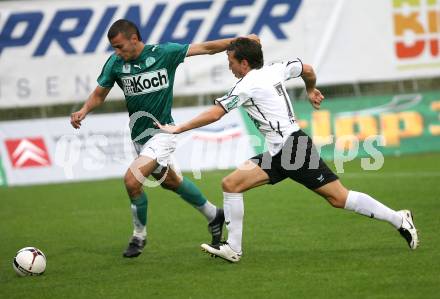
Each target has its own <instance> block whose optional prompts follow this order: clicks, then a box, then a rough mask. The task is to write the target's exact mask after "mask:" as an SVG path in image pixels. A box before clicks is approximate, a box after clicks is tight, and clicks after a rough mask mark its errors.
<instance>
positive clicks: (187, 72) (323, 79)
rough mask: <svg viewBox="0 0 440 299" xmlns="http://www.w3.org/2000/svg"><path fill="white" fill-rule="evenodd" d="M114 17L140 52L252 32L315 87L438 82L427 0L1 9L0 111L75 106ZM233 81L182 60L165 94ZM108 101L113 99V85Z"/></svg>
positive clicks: (438, 11) (94, 71) (439, 65)
mask: <svg viewBox="0 0 440 299" xmlns="http://www.w3.org/2000/svg"><path fill="white" fill-rule="evenodd" d="M119 18H127V19H130V20H132V21H133V22H134V23H136V24H137V25H138V26H139V28H140V32H141V35H142V36H143V40H144V41H145V42H146V43H149V44H155V43H161V42H167V41H171V42H179V43H197V42H202V41H206V40H212V39H218V38H226V37H232V36H240V35H247V34H249V33H256V34H258V35H259V37H260V38H261V42H262V45H263V50H264V54H265V60H266V62H268V63H269V62H272V61H279V60H285V59H289V58H296V57H299V58H301V59H302V60H303V61H304V62H305V63H309V64H312V65H313V66H314V67H315V69H316V70H317V74H318V83H319V84H322V85H324V84H326V85H327V84H337V83H351V82H362V81H377V80H396V79H406V78H417V77H432V76H439V75H440V53H439V39H440V1H436V0H357V1H348V0H307V1H305V0H240V1H238V0H237V1H231V0H215V1H209V0H173V1H171V0H148V1H140V0H137V1H136V0H125V1H117V0H90V1H86V2H84V1H73V0H71V1H67V0H66V1H2V2H0V108H1V107H19V106H38V105H45V104H58V103H68V102H82V101H84V100H85V99H86V98H87V96H88V94H89V93H90V92H91V90H92V89H93V88H94V87H95V86H96V78H97V76H98V75H99V73H100V71H101V68H102V66H103V64H104V63H105V61H106V60H107V58H108V56H109V55H110V54H111V49H110V48H109V43H108V41H107V38H106V33H107V30H108V28H109V26H110V25H111V24H112V22H114V21H115V20H117V19H119ZM234 81H235V78H234V77H233V76H232V74H231V73H230V72H229V70H228V65H227V60H226V56H225V54H223V53H219V54H216V55H213V56H209V57H207V56H199V57H190V58H187V59H186V60H185V62H184V63H183V64H182V65H181V66H180V67H179V69H178V71H177V74H176V82H175V88H174V90H175V94H176V95H190V94H191V95H193V94H203V93H212V92H223V91H226V90H228V89H229V88H230V87H231V85H232V84H233V82H234ZM290 84H293V85H300V84H302V82H301V80H292V83H290ZM109 97H110V98H112V99H115V98H119V99H120V98H122V97H123V95H122V92H121V91H120V90H119V88H117V87H115V88H113V90H112V92H111V93H110V95H109Z"/></svg>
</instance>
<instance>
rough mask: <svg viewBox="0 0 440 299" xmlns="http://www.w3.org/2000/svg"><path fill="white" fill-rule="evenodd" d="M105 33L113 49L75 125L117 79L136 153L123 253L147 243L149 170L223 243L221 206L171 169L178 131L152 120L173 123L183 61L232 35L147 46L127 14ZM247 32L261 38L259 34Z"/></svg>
mask: <svg viewBox="0 0 440 299" xmlns="http://www.w3.org/2000/svg"><path fill="white" fill-rule="evenodd" d="M107 37H108V40H109V42H110V44H111V45H112V47H113V49H114V50H115V52H114V53H113V54H112V55H110V57H109V58H108V60H107V62H106V63H105V64H104V66H103V68H102V72H101V74H100V76H99V77H98V80H97V81H98V86H97V87H96V88H95V90H94V91H93V92H92V93H91V94H90V96H89V98H88V100H87V101H86V102H85V103H84V105H83V107H82V108H81V109H80V110H79V111H76V112H74V113H72V115H71V124H72V126H73V127H74V128H76V129H79V128H80V127H81V123H82V121H83V120H84V119H85V117H86V116H87V114H88V113H90V112H91V111H92V110H94V109H95V108H96V107H98V106H100V105H102V104H103V103H104V101H105V99H106V97H107V95H108V93H109V92H110V90H111V89H112V87H113V86H114V84H115V83H117V84H118V85H119V87H120V88H121V89H122V90H123V92H124V96H125V100H126V105H127V110H128V113H129V115H130V125H131V126H130V129H131V138H132V140H133V144H134V147H135V149H136V152H137V154H138V157H136V159H135V160H134V161H133V163H132V165H131V166H130V168H129V169H128V170H127V172H126V174H125V177H124V183H125V187H126V189H127V193H128V196H129V198H130V203H131V212H132V219H133V235H132V236H131V238H130V241H129V244H128V247H127V249H126V250H125V251H124V252H123V256H124V257H127V258H133V257H137V256H139V255H140V254H141V253H142V251H143V249H144V247H145V244H146V242H147V209H148V198H147V194H146V193H145V192H144V190H143V188H142V187H143V182H144V181H145V179H146V178H147V177H148V176H149V175H152V176H153V177H154V178H156V179H157V180H160V182H161V186H162V187H163V188H165V189H168V190H171V191H173V192H175V193H176V194H178V195H179V196H180V197H181V198H182V199H184V200H185V201H186V202H188V203H189V204H191V205H192V206H194V207H195V208H196V209H197V210H199V211H200V212H201V213H202V214H203V215H204V216H205V217H206V219H207V220H208V229H209V231H210V232H211V235H212V244H215V243H219V242H220V240H221V233H222V227H223V222H224V216H223V210H222V209H217V208H216V206H214V205H213V204H212V203H211V202H209V201H208V200H207V199H206V198H205V196H204V195H203V194H202V193H201V192H200V190H199V189H198V188H197V186H196V185H195V184H193V183H192V182H191V181H190V180H189V179H187V178H185V177H182V176H180V175H179V174H177V173H176V172H175V171H174V170H173V167H172V165H171V155H172V153H173V152H174V150H175V147H176V140H175V137H176V136H172V135H169V134H161V133H159V132H157V131H159V130H157V128H156V127H155V126H154V122H153V120H156V121H160V122H163V123H172V122H173V118H172V116H171V106H172V102H173V84H174V76H175V72H176V69H177V67H178V66H179V64H180V63H182V62H183V61H184V59H185V58H186V57H189V56H194V55H204V54H215V53H218V52H221V51H224V50H226V48H227V47H228V45H229V43H230V42H231V41H233V40H234V38H229V39H221V40H214V41H207V42H202V43H196V44H191V45H190V44H177V43H164V44H157V45H148V44H144V43H143V42H142V39H141V35H140V32H139V30H138V28H137V26H136V25H135V24H134V23H132V22H130V21H129V20H124V19H121V20H117V21H116V22H114V23H113V24H112V25H111V27H110V28H109V31H108V34H107ZM249 37H251V38H254V39H256V40H258V37H257V36H256V35H250V36H249Z"/></svg>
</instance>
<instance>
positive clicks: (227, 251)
mask: <svg viewBox="0 0 440 299" xmlns="http://www.w3.org/2000/svg"><path fill="white" fill-rule="evenodd" d="M201 247H202V250H203V251H205V252H207V253H209V254H211V256H213V257H221V258H222V259H224V260H227V261H228V262H231V263H237V262H239V261H240V258H241V252H240V253H238V252H235V251H234V250H232V248H231V247H230V246H229V244H228V243H221V244H217V245H210V244H202V245H201Z"/></svg>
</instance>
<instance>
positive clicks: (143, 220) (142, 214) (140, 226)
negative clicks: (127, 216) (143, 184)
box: [130, 192, 148, 234]
mask: <svg viewBox="0 0 440 299" xmlns="http://www.w3.org/2000/svg"><path fill="white" fill-rule="evenodd" d="M130 201H131V212H132V215H133V224H134V230H135V232H137V233H139V234H142V233H143V232H144V231H145V226H146V225H147V207H148V200H147V195H146V194H145V193H144V192H142V193H141V194H140V195H139V196H137V197H130Z"/></svg>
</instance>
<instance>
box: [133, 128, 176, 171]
mask: <svg viewBox="0 0 440 299" xmlns="http://www.w3.org/2000/svg"><path fill="white" fill-rule="evenodd" d="M133 145H134V148H135V150H136V153H137V154H138V155H139V156H146V157H149V158H151V159H153V160H157V163H159V165H161V166H164V167H167V166H168V165H171V164H172V163H171V162H172V154H173V153H174V151H175V150H176V146H177V135H175V134H165V133H159V134H156V135H154V136H153V137H152V138H151V139H150V140H148V141H147V143H145V144H140V143H137V142H133Z"/></svg>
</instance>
